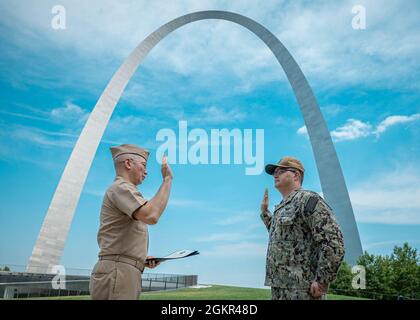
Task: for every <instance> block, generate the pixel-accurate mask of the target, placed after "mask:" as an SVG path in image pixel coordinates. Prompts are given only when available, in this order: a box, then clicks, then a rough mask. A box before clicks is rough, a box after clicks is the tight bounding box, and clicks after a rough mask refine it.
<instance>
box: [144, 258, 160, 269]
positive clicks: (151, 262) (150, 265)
mask: <svg viewBox="0 0 420 320" xmlns="http://www.w3.org/2000/svg"><path fill="white" fill-rule="evenodd" d="M154 258H156V257H153V256H147V257H146V259H150V260H149V261H147V262H146V263H145V264H144V266H145V267H146V268H149V269H153V268H156V267H157V266H158V265H160V262H157V261H156V260H153V259H154Z"/></svg>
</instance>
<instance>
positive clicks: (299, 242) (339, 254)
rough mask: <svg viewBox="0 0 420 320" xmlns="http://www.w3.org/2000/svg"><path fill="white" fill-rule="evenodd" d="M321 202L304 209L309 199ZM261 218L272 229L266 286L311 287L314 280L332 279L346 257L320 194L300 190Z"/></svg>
mask: <svg viewBox="0 0 420 320" xmlns="http://www.w3.org/2000/svg"><path fill="white" fill-rule="evenodd" d="M311 197H316V198H317V199H318V202H317V204H316V206H315V208H314V210H313V212H308V213H305V212H304V207H305V205H306V203H307V202H308V200H309V198H311ZM261 218H262V220H263V222H264V224H265V225H266V227H267V229H268V231H269V243H268V249H267V262H266V278H265V285H266V286H271V287H278V288H286V289H291V288H294V289H304V290H307V289H309V287H310V285H311V282H312V281H319V282H322V283H330V282H332V281H333V280H334V279H335V277H336V275H337V271H338V268H339V266H340V264H341V261H342V260H343V257H344V242H343V236H342V233H341V230H340V227H339V225H338V223H337V221H336V219H335V217H334V213H333V212H332V210H331V208H330V207H329V206H328V205H327V203H326V202H325V201H324V199H322V198H321V197H320V196H319V195H318V194H317V193H315V192H312V191H308V190H302V189H298V190H296V191H294V192H292V193H291V194H290V195H289V196H288V197H286V198H285V199H283V201H282V202H281V203H280V204H279V205H277V206H276V207H275V211H274V215H272V214H271V213H270V212H269V211H268V210H267V211H266V212H263V213H262V214H261Z"/></svg>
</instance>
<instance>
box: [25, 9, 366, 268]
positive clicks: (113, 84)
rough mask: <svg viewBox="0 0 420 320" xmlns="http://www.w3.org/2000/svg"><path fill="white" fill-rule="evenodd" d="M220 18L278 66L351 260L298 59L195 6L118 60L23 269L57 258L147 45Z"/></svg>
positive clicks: (253, 26)
mask: <svg viewBox="0 0 420 320" xmlns="http://www.w3.org/2000/svg"><path fill="white" fill-rule="evenodd" d="M204 19H220V20H227V21H231V22H234V23H237V24H239V25H241V26H243V27H245V28H247V29H249V30H250V31H251V32H253V33H254V34H255V35H256V36H258V37H259V38H260V39H261V40H262V41H263V42H264V43H265V44H266V45H267V46H268V47H269V48H270V50H271V51H272V52H273V54H274V56H275V57H276V58H277V60H278V62H279V63H280V65H281V66H282V67H283V70H284V72H285V73H286V75H287V78H288V79H289V81H290V84H291V86H292V89H293V91H294V93H295V96H296V98H297V101H298V103H299V106H300V109H301V112H302V115H303V118H304V121H305V124H306V127H307V129H308V134H309V138H310V141H311V144H312V149H313V153H314V156H315V160H316V164H317V168H318V173H319V177H320V180H321V187H322V190H323V193H324V196H325V198H326V200H327V201H328V202H329V204H330V205H331V206H332V207H333V209H334V211H335V213H336V216H337V220H338V222H339V223H340V225H341V227H342V230H343V233H344V238H345V245H346V260H347V261H348V262H349V263H352V264H354V263H355V262H356V259H357V257H358V256H359V255H360V254H361V253H362V246H361V243H360V239H359V233H358V230H357V225H356V222H355V218H354V214H353V209H352V206H351V203H350V198H349V195H348V192H347V187H346V184H345V181H344V176H343V173H342V171H341V167H340V163H339V161H338V158H337V154H336V152H335V148H334V145H333V143H332V140H331V136H330V134H329V131H328V128H327V125H326V123H325V120H324V118H323V116H322V114H321V111H320V108H319V106H318V103H317V101H316V99H315V96H314V94H313V92H312V89H311V87H310V86H309V84H308V82H307V80H306V78H305V76H304V74H303V73H302V71H301V70H300V68H299V66H298V64H297V63H296V62H295V60H294V59H293V57H292V56H291V55H290V53H289V52H288V51H287V49H286V48H285V47H284V46H283V44H282V43H281V42H280V41H279V40H278V39H277V38H276V36H275V35H273V34H272V33H271V32H270V31H269V30H267V29H266V28H265V27H263V26H262V25H261V24H259V23H257V22H255V21H254V20H252V19H250V18H247V17H245V16H242V15H239V14H236V13H233V12H227V11H200V12H194V13H190V14H187V15H184V16H181V17H179V18H176V19H174V20H172V21H170V22H168V23H166V24H164V25H163V26H161V27H160V28H159V29H157V30H156V31H154V32H153V33H151V34H150V35H149V36H148V37H147V38H146V39H144V40H143V41H142V42H141V43H140V44H139V45H138V46H137V47H136V48H135V49H134V51H133V52H132V53H131V54H130V56H129V57H128V58H127V59H126V60H125V61H124V63H123V64H122V65H121V67H120V68H119V69H118V70H117V72H116V73H115V74H114V76H113V77H112V79H111V81H110V82H109V83H108V85H107V86H106V88H105V90H104V92H103V93H102V95H101V96H100V98H99V100H98V102H97V103H96V105H95V108H94V109H93V111H92V113H91V114H90V116H89V119H88V120H87V122H86V125H85V127H84V128H83V130H82V132H81V134H80V137H79V139H78V140H77V142H76V145H75V147H74V149H73V151H72V153H71V156H70V158H69V160H68V162H67V164H66V167H65V169H64V172H63V174H62V176H61V179H60V182H59V184H58V186H57V189H56V191H55V194H54V197H53V199H52V201H51V204H50V206H49V208H48V212H47V215H46V217H45V220H44V223H43V225H42V228H41V231H40V234H39V237H38V239H37V241H36V244H35V247H34V249H33V252H32V256H31V258H30V259H29V263H28V267H27V271H28V272H51V268H52V266H54V265H57V264H59V262H60V258H61V254H62V252H63V249H64V244H65V241H66V238H67V234H68V231H69V229H70V225H71V222H72V220H73V215H74V212H75V209H76V206H77V203H78V201H79V197H80V194H81V192H82V189H83V185H84V183H85V180H86V177H87V174H88V172H89V169H90V166H91V164H92V161H93V158H94V156H95V153H96V150H97V148H98V145H99V143H100V140H101V138H102V135H103V133H104V131H105V128H106V127H107V124H108V121H109V119H110V117H111V115H112V113H113V111H114V108H115V106H116V104H117V102H118V100H119V98H120V96H121V94H122V93H123V91H124V88H125V87H126V85H127V83H128V81H129V80H130V78H131V77H132V75H133V74H134V72H135V71H136V69H137V68H138V66H139V65H140V64H141V63H142V61H143V60H144V58H145V57H146V56H147V54H148V53H149V52H150V51H151V50H152V49H153V47H154V46H155V45H156V44H158V43H159V41H160V40H162V39H163V38H165V36H167V35H168V34H169V33H171V32H172V31H174V30H176V29H178V28H180V27H182V26H184V25H186V24H188V23H191V22H194V21H198V20H204Z"/></svg>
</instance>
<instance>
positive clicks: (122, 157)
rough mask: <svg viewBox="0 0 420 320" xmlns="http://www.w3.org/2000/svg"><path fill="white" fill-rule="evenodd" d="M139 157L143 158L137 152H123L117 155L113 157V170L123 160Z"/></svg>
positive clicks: (137, 158)
mask: <svg viewBox="0 0 420 320" xmlns="http://www.w3.org/2000/svg"><path fill="white" fill-rule="evenodd" d="M140 159H143V160H145V159H144V158H143V157H142V156H139V155H138V154H135V153H124V154H122V155H119V156H117V157H115V158H114V167H115V170H117V169H118V167H119V164H120V163H122V162H124V161H125V160H140ZM146 162H147V160H146Z"/></svg>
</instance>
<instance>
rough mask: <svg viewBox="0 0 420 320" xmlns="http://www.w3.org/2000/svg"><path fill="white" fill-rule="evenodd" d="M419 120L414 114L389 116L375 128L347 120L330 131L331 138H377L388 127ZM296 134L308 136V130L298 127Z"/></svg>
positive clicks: (357, 121)
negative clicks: (373, 136) (372, 136)
mask: <svg viewBox="0 0 420 320" xmlns="http://www.w3.org/2000/svg"><path fill="white" fill-rule="evenodd" d="M419 119H420V113H416V114H413V115H410V116H401V115H395V116H389V117H387V118H386V119H385V120H383V121H381V122H380V123H379V124H378V125H377V126H376V127H374V126H372V125H371V124H369V123H367V122H363V121H361V120H357V119H348V120H347V122H346V123H345V124H344V125H343V126H341V127H338V128H336V129H335V130H333V131H331V132H330V134H331V137H332V139H333V140H334V141H335V142H340V141H347V140H355V139H359V138H363V137H367V136H371V135H375V136H376V137H379V136H380V135H381V134H383V133H384V132H385V131H386V130H388V129H389V128H390V127H392V126H395V125H397V124H402V123H410V122H414V121H417V120H419ZM296 133H297V134H299V135H303V136H306V137H307V136H308V130H307V128H306V126H302V127H300V128H299V129H298V130H297V131H296Z"/></svg>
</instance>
